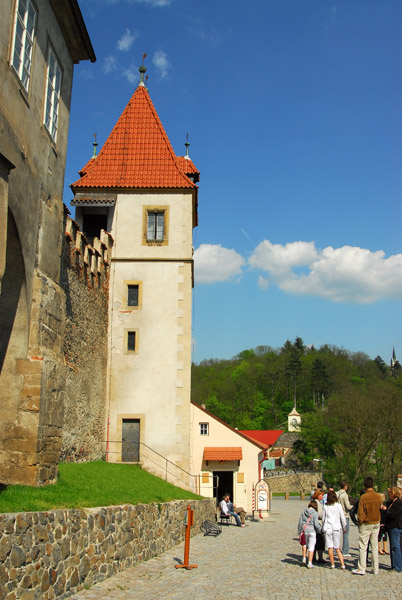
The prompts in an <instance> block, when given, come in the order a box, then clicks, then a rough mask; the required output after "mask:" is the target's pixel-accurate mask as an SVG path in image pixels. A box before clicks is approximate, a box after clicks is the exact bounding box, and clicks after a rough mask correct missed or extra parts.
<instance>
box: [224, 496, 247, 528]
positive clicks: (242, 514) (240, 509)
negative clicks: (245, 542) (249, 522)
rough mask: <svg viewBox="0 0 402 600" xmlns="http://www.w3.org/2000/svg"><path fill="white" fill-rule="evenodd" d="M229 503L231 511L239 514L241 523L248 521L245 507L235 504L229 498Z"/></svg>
mask: <svg viewBox="0 0 402 600" xmlns="http://www.w3.org/2000/svg"><path fill="white" fill-rule="evenodd" d="M227 505H228V508H229V511H230V512H235V513H236V514H237V515H239V517H240V521H241V524H242V525H244V524H245V522H246V514H247V513H246V511H245V510H244V508H243V507H242V506H235V505H234V504H233V502H231V501H230V499H229V502H228V503H227Z"/></svg>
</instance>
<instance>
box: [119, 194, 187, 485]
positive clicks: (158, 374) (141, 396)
mask: <svg viewBox="0 0 402 600" xmlns="http://www.w3.org/2000/svg"><path fill="white" fill-rule="evenodd" d="M161 205H163V206H166V207H168V211H169V232H168V234H169V237H168V244H167V245H158V246H156V245H150V246H148V245H144V244H143V242H142V238H143V236H142V233H143V207H144V206H161ZM111 234H112V236H113V238H114V240H115V244H114V249H113V257H112V268H111V280H110V309H109V311H110V312H109V349H110V350H109V383H108V385H109V388H108V400H109V410H108V418H109V439H110V441H111V443H110V444H109V449H110V456H109V460H111V461H117V462H118V461H120V460H121V438H122V435H121V427H122V425H121V424H122V419H123V418H139V419H140V439H141V441H142V442H143V443H144V444H146V445H147V446H150V447H151V448H152V449H153V450H155V451H157V452H158V453H160V454H161V455H163V456H164V457H166V458H168V459H169V460H170V461H172V462H173V463H175V464H176V465H178V466H181V467H182V468H183V469H185V470H186V471H187V472H189V471H190V463H189V455H190V375H191V294H192V196H191V194H181V193H177V194H163V193H160V194H158V193H157V194H146V193H130V194H119V195H118V198H117V202H116V208H115V211H114V219H113V226H112V230H111ZM133 281H135V282H137V283H139V285H140V286H141V292H142V302H141V306H140V307H139V308H136V309H133V308H130V307H127V306H126V303H125V298H126V288H127V282H133ZM129 330H130V331H135V332H136V337H137V343H138V345H137V348H136V351H135V352H134V353H131V352H130V353H128V352H127V343H126V335H127V331H129ZM141 453H142V456H141ZM145 455H146V453H145V449H144V448H142V449H141V448H140V461H143V459H145V458H146V457H145ZM156 471H157V469H156ZM181 485H183V483H181Z"/></svg>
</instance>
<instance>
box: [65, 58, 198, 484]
mask: <svg viewBox="0 0 402 600" xmlns="http://www.w3.org/2000/svg"><path fill="white" fill-rule="evenodd" d="M145 70H146V69H145V67H144V66H142V67H141V68H140V72H141V82H140V84H139V85H138V87H137V89H136V91H135V92H134V94H133V96H132V97H131V99H130V101H129V102H128V104H127V106H126V108H125V109H124V111H123V113H122V114H121V116H120V118H119V119H118V121H117V123H116V125H115V127H114V128H113V130H112V132H111V133H110V135H109V137H108V139H107V140H106V142H105V143H104V145H103V147H102V149H101V151H100V152H99V155H98V156H96V155H95V153H94V156H93V157H92V158H91V159H90V160H89V161H88V163H87V164H86V165H85V166H84V167H83V169H82V170H81V171H80V175H81V178H80V179H79V180H78V181H76V182H75V183H73V184H72V186H71V188H72V190H73V192H74V199H73V201H72V205H73V206H75V207H76V221H77V223H78V225H79V227H80V229H82V231H83V232H84V233H85V235H86V236H87V238H88V239H92V238H93V237H94V236H98V235H99V232H100V231H101V230H107V231H109V232H110V234H111V236H112V237H113V240H114V245H113V249H112V258H111V272H110V302H109V333H108V348H109V349H108V376H107V382H106V386H107V400H106V415H105V444H106V446H105V451H106V458H107V460H109V461H112V462H137V461H140V462H141V463H142V464H143V466H144V467H146V468H148V469H150V470H152V471H154V472H155V473H156V474H158V475H163V476H167V475H168V474H169V476H168V479H170V480H172V481H176V482H177V483H179V484H180V485H181V486H191V481H190V478H189V477H187V475H186V472H187V473H188V472H189V471H190V375H191V296H192V286H193V244H192V231H193V227H195V226H196V225H197V193H198V187H197V185H196V184H197V182H198V180H199V172H198V170H197V169H196V168H195V166H194V164H193V163H192V161H191V160H190V158H189V156H188V153H187V155H186V156H184V157H183V156H182V157H180V156H176V154H175V153H174V151H173V148H172V146H171V144H170V141H169V139H168V137H167V135H166V132H165V130H164V128H163V126H162V124H161V122H160V120H159V117H158V115H157V113H156V110H155V108H154V105H153V103H152V101H151V99H150V96H149V93H148V90H147V88H146V87H145V83H144V81H143V76H144V73H145ZM187 150H188V148H187Z"/></svg>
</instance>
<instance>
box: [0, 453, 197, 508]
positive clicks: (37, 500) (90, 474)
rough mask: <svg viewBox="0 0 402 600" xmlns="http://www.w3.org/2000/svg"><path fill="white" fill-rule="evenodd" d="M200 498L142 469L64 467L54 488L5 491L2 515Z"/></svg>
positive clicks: (1, 500)
mask: <svg viewBox="0 0 402 600" xmlns="http://www.w3.org/2000/svg"><path fill="white" fill-rule="evenodd" d="M199 498H200V496H196V495H195V494H192V493H191V492H187V491H186V490H183V489H181V488H178V487H175V486H174V485H172V484H170V483H167V482H166V481H163V480H162V479H159V478H158V477H155V476H154V475H150V474H149V473H147V472H146V471H143V470H142V469H141V467H140V466H139V465H118V464H111V463H105V462H90V463H60V465H59V480H58V482H57V483H55V484H54V485H48V486H45V487H40V488H37V487H31V486H25V485H10V486H7V487H5V488H4V489H2V490H1V491H0V513H5V512H25V511H35V510H50V509H54V508H80V507H87V508H89V507H93V506H111V505H113V504H141V503H144V504H149V503H151V502H159V503H160V502H169V501H170V500H184V499H185V500H193V499H199Z"/></svg>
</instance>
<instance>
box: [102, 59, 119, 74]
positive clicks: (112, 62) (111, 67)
mask: <svg viewBox="0 0 402 600" xmlns="http://www.w3.org/2000/svg"><path fill="white" fill-rule="evenodd" d="M116 69H117V61H116V58H115V57H114V56H107V57H106V58H105V60H104V62H103V72H104V73H105V74H106V75H107V74H108V73H111V72H112V71H115V70H116Z"/></svg>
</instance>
